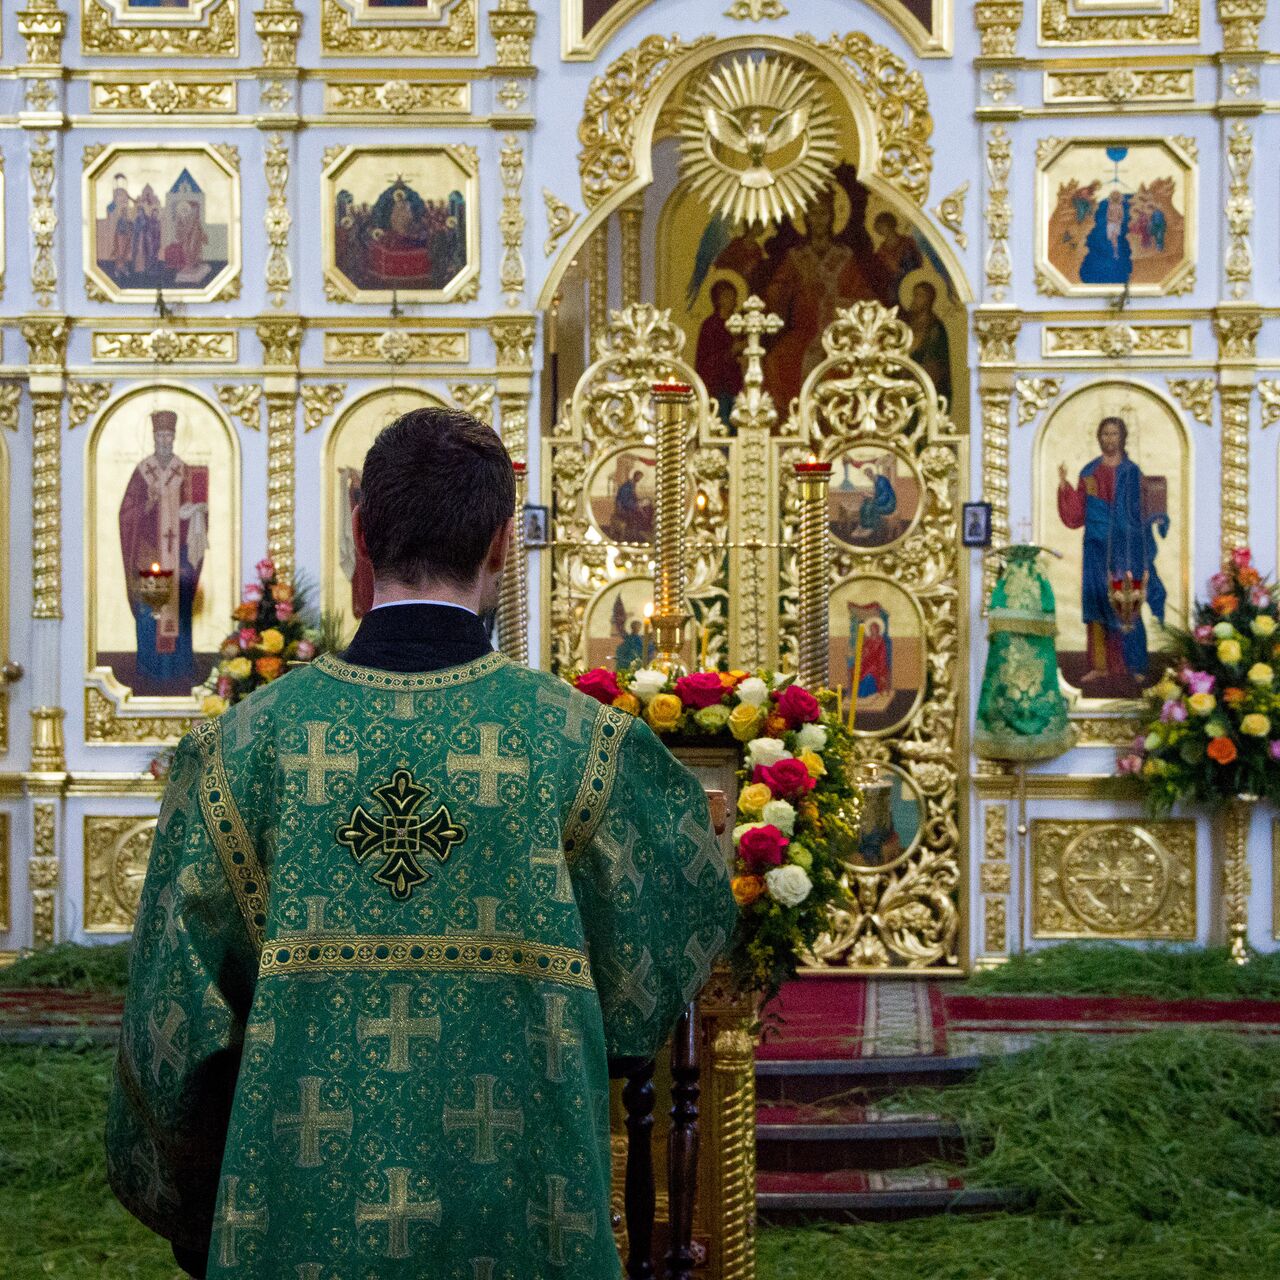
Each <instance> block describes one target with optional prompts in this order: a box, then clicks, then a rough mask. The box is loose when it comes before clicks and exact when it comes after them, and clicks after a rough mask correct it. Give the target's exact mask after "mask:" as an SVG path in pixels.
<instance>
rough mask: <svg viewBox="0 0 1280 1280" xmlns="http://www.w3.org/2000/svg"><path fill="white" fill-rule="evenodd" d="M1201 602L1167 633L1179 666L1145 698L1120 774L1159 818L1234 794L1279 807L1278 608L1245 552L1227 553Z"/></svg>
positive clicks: (1219, 801) (1271, 590)
mask: <svg viewBox="0 0 1280 1280" xmlns="http://www.w3.org/2000/svg"><path fill="white" fill-rule="evenodd" d="M1209 591H1210V593H1211V599H1210V601H1209V602H1208V603H1207V604H1202V603H1199V602H1197V604H1196V608H1195V625H1194V627H1193V628H1192V629H1191V630H1190V631H1184V632H1178V631H1174V632H1172V633H1171V634H1172V636H1173V640H1174V649H1175V653H1176V660H1175V663H1174V665H1173V666H1172V667H1170V669H1169V671H1168V672H1167V673H1166V674H1165V676H1164V677H1163V679H1161V680H1160V682H1159V683H1158V684H1156V685H1155V686H1153V687H1152V688H1151V689H1150V690H1148V692H1147V695H1146V697H1147V701H1148V706H1149V718H1148V723H1147V726H1146V732H1145V733H1144V734H1142V735H1141V736H1140V737H1138V738H1136V739H1135V740H1134V742H1133V744H1132V746H1131V747H1129V748H1127V749H1126V750H1125V751H1124V752H1122V753H1121V755H1120V758H1119V762H1118V768H1119V771H1120V772H1121V773H1122V774H1130V775H1132V776H1134V777H1136V778H1137V779H1139V781H1140V782H1141V783H1142V785H1143V787H1144V789H1145V790H1146V793H1147V799H1148V802H1149V804H1150V806H1151V808H1152V810H1153V811H1154V812H1156V813H1167V812H1168V811H1169V810H1170V809H1171V808H1172V807H1173V805H1174V804H1175V803H1177V802H1178V801H1180V800H1189V801H1193V802H1198V803H1201V804H1209V805H1219V804H1223V803H1226V802H1227V801H1229V800H1231V799H1233V798H1234V797H1236V796H1239V795H1246V794H1249V795H1257V796H1266V797H1267V798H1268V799H1270V800H1272V801H1280V686H1278V685H1277V682H1276V669H1277V664H1278V663H1280V609H1278V608H1277V599H1276V587H1275V586H1274V585H1273V584H1271V583H1268V582H1266V581H1264V580H1263V578H1262V575H1261V574H1260V573H1259V572H1258V570H1257V569H1255V568H1254V566H1253V561H1252V557H1251V555H1250V553H1249V551H1248V549H1247V548H1240V549H1239V550H1237V551H1234V552H1232V554H1231V558H1230V560H1229V562H1228V563H1227V565H1226V567H1225V568H1224V569H1223V570H1222V571H1221V572H1219V573H1216V574H1214V575H1213V577H1212V578H1210V580H1209Z"/></svg>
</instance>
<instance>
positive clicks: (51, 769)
mask: <svg viewBox="0 0 1280 1280" xmlns="http://www.w3.org/2000/svg"><path fill="white" fill-rule="evenodd" d="M66 718H67V713H66V711H65V710H64V709H63V708H62V707H33V708H32V709H31V771H32V772H33V773H63V772H65V770H66V767H67V749H66V740H65V738H64V736H63V731H62V722H63V721H64V720H65V719H66Z"/></svg>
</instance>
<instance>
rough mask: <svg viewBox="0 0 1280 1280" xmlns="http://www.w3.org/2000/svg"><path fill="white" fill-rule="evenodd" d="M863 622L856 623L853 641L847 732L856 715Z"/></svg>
mask: <svg viewBox="0 0 1280 1280" xmlns="http://www.w3.org/2000/svg"><path fill="white" fill-rule="evenodd" d="M862 636H863V624H862V623H861V622H860V623H858V635H857V638H856V639H855V640H854V642H853V687H852V688H851V689H850V690H849V732H850V733H852V732H853V728H854V722H855V721H856V720H857V717H858V686H859V685H860V684H861V683H862Z"/></svg>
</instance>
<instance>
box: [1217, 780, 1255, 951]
mask: <svg viewBox="0 0 1280 1280" xmlns="http://www.w3.org/2000/svg"><path fill="white" fill-rule="evenodd" d="M1257 805H1258V797H1257V796H1255V795H1238V796H1236V797H1235V798H1234V799H1233V800H1232V801H1231V802H1230V803H1229V804H1228V806H1227V810H1226V814H1225V816H1224V818H1223V827H1222V842H1223V850H1222V923H1223V927H1224V929H1225V932H1226V940H1227V946H1228V947H1230V949H1231V959H1232V960H1233V961H1234V962H1235V963H1236V964H1248V962H1249V889H1250V886H1251V883H1252V882H1251V877H1250V874H1249V829H1250V827H1251V826H1252V825H1253V813H1254V810H1255V809H1256V808H1257Z"/></svg>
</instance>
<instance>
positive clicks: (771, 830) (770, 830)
mask: <svg viewBox="0 0 1280 1280" xmlns="http://www.w3.org/2000/svg"><path fill="white" fill-rule="evenodd" d="M790 843H791V841H790V840H788V839H787V837H786V836H784V835H783V834H782V832H781V831H779V830H778V828H777V827H775V826H773V824H772V823H768V824H766V825H765V826H763V827H752V828H751V830H750V831H744V832H743V833H742V839H741V840H739V841H738V856H739V857H740V858H741V859H742V861H743V862H745V863H746V864H747V866H749V867H763V866H770V867H780V866H781V865H782V851H783V850H784V849H785V848H786V847H787V845H789V844H790Z"/></svg>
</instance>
